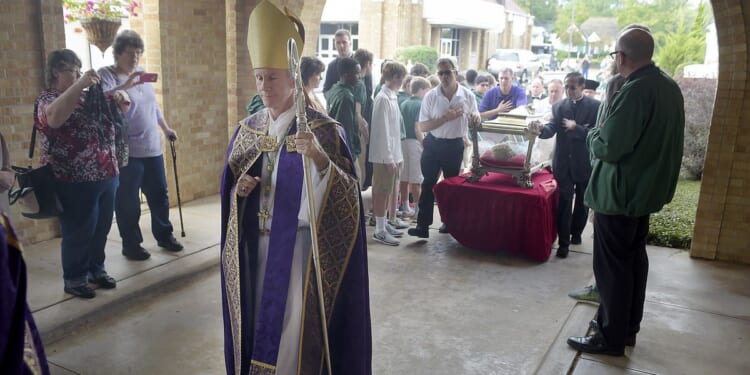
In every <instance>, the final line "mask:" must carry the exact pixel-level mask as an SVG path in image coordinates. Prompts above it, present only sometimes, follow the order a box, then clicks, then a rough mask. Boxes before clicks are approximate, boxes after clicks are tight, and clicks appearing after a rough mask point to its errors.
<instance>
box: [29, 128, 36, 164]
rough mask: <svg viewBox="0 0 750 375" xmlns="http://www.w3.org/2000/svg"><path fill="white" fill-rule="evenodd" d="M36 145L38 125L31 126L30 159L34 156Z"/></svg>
mask: <svg viewBox="0 0 750 375" xmlns="http://www.w3.org/2000/svg"><path fill="white" fill-rule="evenodd" d="M34 145H36V126H32V127H31V143H29V159H33V158H34Z"/></svg>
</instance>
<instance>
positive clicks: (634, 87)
mask: <svg viewBox="0 0 750 375" xmlns="http://www.w3.org/2000/svg"><path fill="white" fill-rule="evenodd" d="M653 52H654V39H653V37H652V35H651V33H649V32H648V31H647V30H646V29H644V28H629V29H626V30H624V31H623V32H622V33H621V34H620V36H619V37H618V39H617V43H616V47H615V51H614V52H612V53H611V55H612V57H613V58H614V59H615V63H616V64H617V68H618V71H619V72H620V74H621V76H622V77H623V78H624V79H625V81H624V84H623V85H622V87H621V88H620V90H619V92H617V93H615V94H614V95H613V96H612V99H611V103H608V105H607V106H606V108H604V109H603V110H602V112H601V113H600V119H599V121H598V123H599V124H600V125H599V127H597V128H595V129H593V130H591V131H590V132H589V134H588V136H587V139H586V143H587V145H588V147H589V151H590V152H591V155H592V157H593V158H594V164H593V170H592V174H591V179H590V181H589V184H588V188H587V189H586V193H585V197H584V201H585V203H586V205H587V206H589V207H590V208H591V209H593V210H594V276H595V277H596V283H597V286H598V287H599V294H600V298H601V302H600V305H599V311H598V315H597V320H596V321H595V322H592V324H591V326H592V328H593V329H592V333H591V334H590V335H588V336H584V337H570V338H568V345H570V346H572V347H573V348H575V349H577V350H579V351H582V352H586V353H599V354H608V355H616V356H622V355H623V354H624V349H625V346H626V345H627V346H632V345H635V337H636V334H637V333H638V330H639V329H640V322H641V319H642V318H643V303H644V300H645V298H646V280H647V278H648V256H647V254H646V235H647V234H648V225H649V224H648V223H649V215H650V214H651V213H654V212H657V211H659V210H661V208H662V207H663V206H664V205H665V204H666V203H668V202H669V201H671V200H672V197H673V196H674V192H675V187H676V185H677V178H678V175H679V171H680V164H681V160H682V143H683V135H684V127H685V110H684V102H683V97H682V93H681V92H680V88H679V87H678V86H677V84H676V83H675V82H674V81H673V80H672V79H671V78H670V77H669V76H667V75H666V74H664V73H663V72H662V71H661V70H659V68H657V67H656V66H655V65H654V64H653V62H652V61H651V58H652V56H653Z"/></svg>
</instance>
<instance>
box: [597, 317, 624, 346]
mask: <svg viewBox="0 0 750 375" xmlns="http://www.w3.org/2000/svg"><path fill="white" fill-rule="evenodd" d="M589 328H590V329H591V332H592V333H593V334H601V328H599V322H597V321H596V319H592V320H591V321H590V322H589ZM635 335H636V333H635V332H634V333H631V334H630V335H628V337H626V338H625V346H635Z"/></svg>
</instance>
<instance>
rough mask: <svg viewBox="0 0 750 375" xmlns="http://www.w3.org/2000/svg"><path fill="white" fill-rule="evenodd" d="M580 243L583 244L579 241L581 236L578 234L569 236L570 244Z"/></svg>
mask: <svg viewBox="0 0 750 375" xmlns="http://www.w3.org/2000/svg"><path fill="white" fill-rule="evenodd" d="M581 242H583V241H582V240H581V235H580V234H578V235H575V234H574V235H572V236H570V243H571V244H573V245H580V244H581Z"/></svg>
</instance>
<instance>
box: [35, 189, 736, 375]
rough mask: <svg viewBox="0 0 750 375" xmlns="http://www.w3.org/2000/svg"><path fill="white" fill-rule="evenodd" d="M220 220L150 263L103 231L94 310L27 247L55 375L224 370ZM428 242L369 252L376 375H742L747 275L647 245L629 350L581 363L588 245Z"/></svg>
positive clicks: (50, 257) (201, 222)
mask: <svg viewBox="0 0 750 375" xmlns="http://www.w3.org/2000/svg"><path fill="white" fill-rule="evenodd" d="M218 211H219V210H218V198H217V197H210V198H206V199H203V200H199V201H197V202H191V203H190V204H188V205H186V206H185V207H183V214H184V217H185V229H186V232H187V237H186V238H185V239H184V243H185V244H186V245H187V246H186V250H185V251H184V254H177V255H174V254H169V253H167V252H164V251H161V250H156V247H155V244H154V243H151V242H147V243H146V247H147V248H149V249H153V251H152V253H153V256H152V259H151V260H149V261H146V262H129V261H126V260H124V258H123V257H122V256H121V255H120V254H119V246H120V244H119V241H118V240H119V238H117V237H118V234H117V231H116V230H113V233H112V234H111V235H110V239H111V241H110V242H109V244H108V249H107V255H108V258H107V267H108V269H109V270H110V272H111V273H112V274H113V276H114V277H115V278H117V279H118V287H117V289H114V290H111V291H98V295H97V297H96V298H95V299H93V300H90V301H84V300H80V299H72V298H69V297H67V296H66V295H65V294H64V293H63V292H62V281H61V276H60V275H61V269H60V265H59V241H49V242H46V243H42V244H39V245H35V246H32V247H29V248H27V249H26V253H25V256H26V260H27V263H28V264H29V279H30V291H29V302H30V304H31V306H32V310H34V311H35V313H34V314H35V318H36V319H37V324H38V325H39V327H40V330H41V331H42V333H43V336H44V340H45V343H46V350H47V356H48V358H49V361H50V365H51V367H52V369H53V374H66V375H67V374H221V373H223V369H224V363H223V352H222V350H223V348H222V323H221V310H220V309H221V302H220V289H219V278H218V236H219V234H218V233H219V232H218V215H219V214H218ZM172 217H174V218H176V217H177V215H176V212H174V214H173V216H172ZM141 222H142V223H148V219H147V218H144V219H143V220H142V221H141ZM175 224H176V225H177V224H178V223H177V222H175ZM438 224H439V220H436V225H435V226H434V228H435V229H436V228H437V225H438ZM144 229H145V233H148V228H144ZM368 233H369V235H371V234H372V228H368ZM430 235H431V238H430V240H429V241H427V242H425V241H417V240H413V239H412V238H408V236H407V238H404V239H403V240H402V244H401V246H399V247H387V246H383V245H380V244H377V243H375V242H373V241H369V243H368V245H369V246H368V259H369V267H370V297H371V308H372V327H373V372H374V373H375V374H532V373H539V374H566V373H572V374H642V373H646V374H748V373H750V358H748V355H747V354H750V288H748V285H750V272H749V271H750V267H748V266H743V265H734V264H728V263H723V262H708V261H700V260H692V259H690V258H689V257H688V255H687V253H686V252H683V251H676V250H673V249H665V248H655V247H652V248H649V254H650V257H651V272H650V278H649V289H648V295H647V303H646V313H645V318H644V322H643V324H642V331H641V334H640V335H639V336H638V345H637V346H636V347H635V348H634V349H632V350H630V349H629V350H628V352H627V356H626V357H623V358H612V357H606V356H589V355H579V354H578V353H577V352H575V351H574V350H572V349H570V348H568V347H567V345H566V344H565V343H564V341H565V339H566V338H567V336H569V335H582V334H584V333H585V330H586V327H587V323H588V320H590V319H591V318H592V317H593V315H594V312H595V308H594V307H593V306H592V305H588V304H580V303H578V304H577V303H575V302H574V301H573V300H571V299H569V298H568V297H567V296H566V293H567V292H568V291H569V290H571V289H575V288H578V287H581V286H584V285H586V284H587V283H589V282H590V281H591V277H592V273H593V272H592V270H591V255H590V252H591V239H590V235H589V234H587V235H585V236H584V243H583V245H581V246H578V247H576V248H574V249H573V250H574V251H573V252H572V253H571V255H570V256H569V257H568V258H567V259H565V260H561V259H557V258H555V257H554V256H552V257H551V258H550V260H549V261H548V262H545V263H536V262H531V261H528V260H525V259H522V258H518V257H514V256H509V255H506V254H485V253H481V252H477V251H473V250H470V249H466V248H464V247H462V246H461V245H460V244H458V243H457V242H456V241H455V240H453V238H452V237H451V236H450V235H445V234H438V233H437V230H432V231H431V233H430ZM152 242H153V241H152ZM553 253H554V252H553ZM35 286H38V287H35ZM741 353H744V354H745V355H742V354H741Z"/></svg>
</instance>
